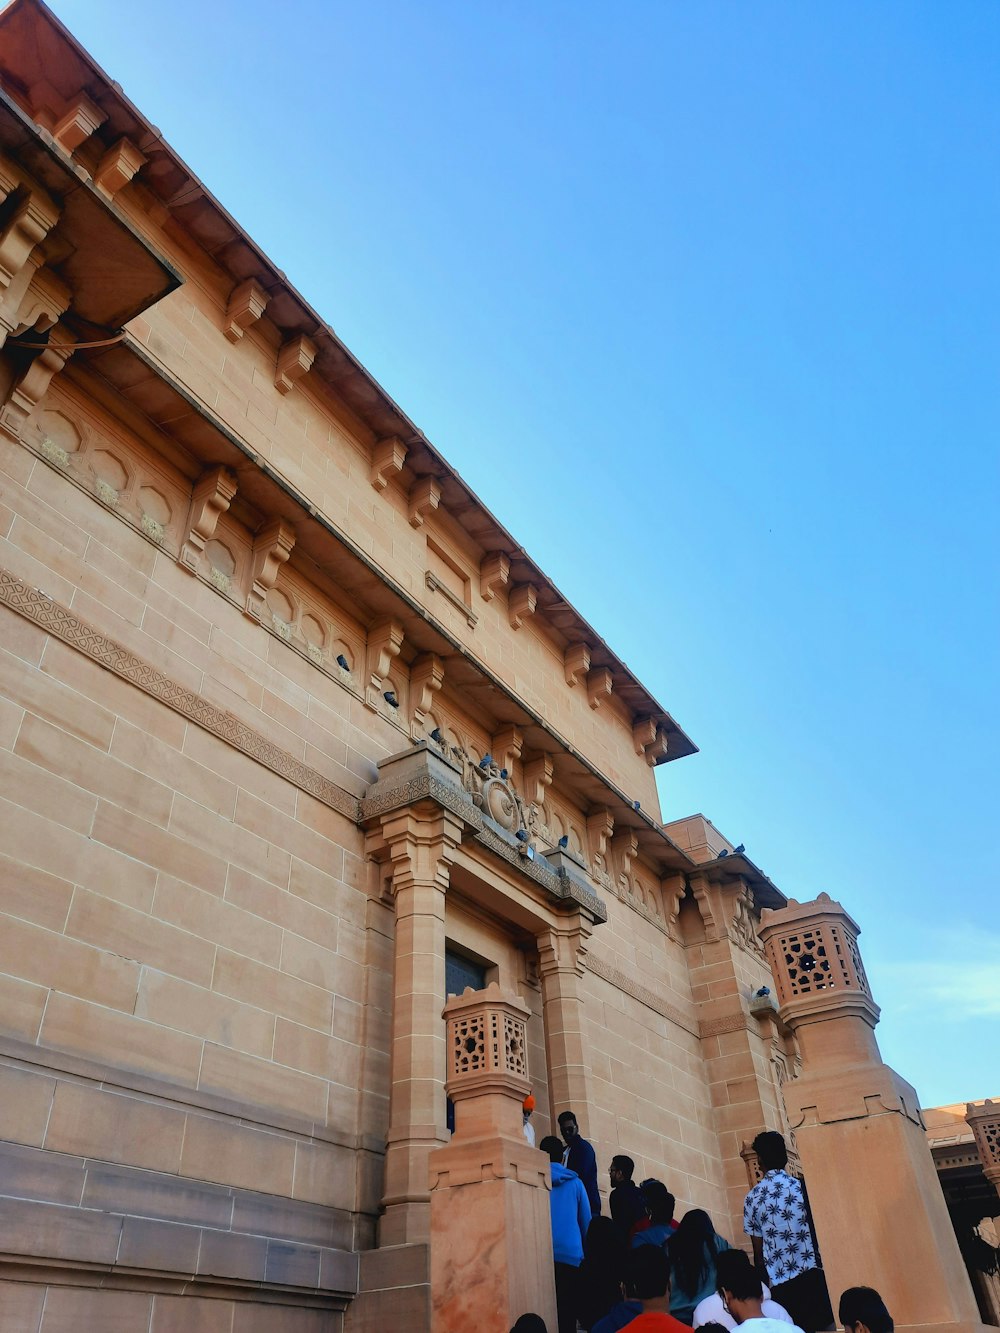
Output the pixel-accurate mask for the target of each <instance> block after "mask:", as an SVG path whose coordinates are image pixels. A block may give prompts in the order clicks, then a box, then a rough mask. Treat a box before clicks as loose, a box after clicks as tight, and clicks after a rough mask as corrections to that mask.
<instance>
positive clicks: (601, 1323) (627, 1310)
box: [590, 1301, 642, 1333]
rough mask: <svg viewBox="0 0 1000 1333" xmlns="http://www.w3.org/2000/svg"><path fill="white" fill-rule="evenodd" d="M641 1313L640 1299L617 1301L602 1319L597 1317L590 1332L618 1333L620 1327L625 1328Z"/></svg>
mask: <svg viewBox="0 0 1000 1333" xmlns="http://www.w3.org/2000/svg"><path fill="white" fill-rule="evenodd" d="M641 1314H642V1301H619V1303H618V1304H617V1305H613V1306H612V1307H611V1309H610V1310H609V1311H608V1313H607V1314H606V1315H605V1316H604V1318H603V1319H598V1321H597V1323H596V1324H595V1325H594V1327H593V1328H592V1329H591V1330H590V1333H618V1330H619V1329H620V1328H627V1327H628V1325H629V1324H631V1322H632V1320H633V1319H638V1317H639V1315H641Z"/></svg>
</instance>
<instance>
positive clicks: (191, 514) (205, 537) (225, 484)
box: [179, 467, 236, 574]
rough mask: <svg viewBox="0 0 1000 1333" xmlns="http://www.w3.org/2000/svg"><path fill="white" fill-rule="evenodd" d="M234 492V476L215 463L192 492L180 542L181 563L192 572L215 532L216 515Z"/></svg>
mask: <svg viewBox="0 0 1000 1333" xmlns="http://www.w3.org/2000/svg"><path fill="white" fill-rule="evenodd" d="M235 494H236V477H235V476H234V474H233V473H232V472H230V471H229V470H228V468H224V467H214V468H211V469H210V470H209V471H208V472H205V473H203V475H202V476H201V477H200V478H199V480H198V481H197V483H196V484H195V488H194V491H193V492H192V494H191V507H190V510H189V511H188V521H187V536H186V537H185V539H184V541H183V542H182V544H181V550H180V556H179V560H180V564H181V565H182V567H183V568H184V569H187V570H189V571H190V573H192V574H196V573H197V572H198V570H199V568H200V565H201V560H202V557H203V556H204V554H205V546H206V543H208V542H210V541H211V540H212V538H213V537H214V536H215V529H216V527H217V526H218V522H219V519H220V518H221V517H222V515H223V514H224V513H225V512H226V510H227V509H228V508H229V506H230V504H231V503H232V500H233V496H234V495H235Z"/></svg>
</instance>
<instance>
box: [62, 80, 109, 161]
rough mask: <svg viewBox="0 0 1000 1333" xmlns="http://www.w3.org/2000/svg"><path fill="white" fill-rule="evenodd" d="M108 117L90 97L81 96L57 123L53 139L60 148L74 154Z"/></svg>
mask: <svg viewBox="0 0 1000 1333" xmlns="http://www.w3.org/2000/svg"><path fill="white" fill-rule="evenodd" d="M107 118H108V117H107V115H106V113H105V112H103V111H102V110H101V108H100V107H99V106H95V105H94V103H93V102H92V101H91V100H90V98H89V97H85V96H83V95H82V94H81V96H80V97H78V98H77V99H76V101H75V102H74V103H73V105H72V106H71V107H70V109H69V110H68V111H67V112H66V113H65V115H64V116H62V118H61V119H60V120H59V121H57V122H56V125H55V127H54V128H53V130H52V137H53V139H55V141H56V143H57V144H58V145H59V147H60V148H62V149H64V150H65V151H66V152H67V153H73V152H75V151H76V149H77V148H79V147H80V145H81V144H82V143H84V142H85V141H86V140H87V139H89V138H90V136H91V135H92V134H93V133H94V132H95V130H97V129H99V128H100V127H101V126H102V125H103V124H104V122H105V121H106V120H107Z"/></svg>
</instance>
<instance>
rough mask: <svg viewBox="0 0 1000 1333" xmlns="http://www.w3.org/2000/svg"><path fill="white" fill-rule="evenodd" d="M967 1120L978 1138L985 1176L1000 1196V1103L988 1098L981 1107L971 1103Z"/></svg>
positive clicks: (966, 1110) (977, 1143) (966, 1115)
mask: <svg viewBox="0 0 1000 1333" xmlns="http://www.w3.org/2000/svg"><path fill="white" fill-rule="evenodd" d="M965 1120H966V1123H967V1124H968V1126H969V1128H970V1129H971V1130H972V1132H973V1134H975V1136H976V1147H977V1148H978V1149H979V1160H980V1161H981V1162H982V1164H983V1175H984V1176H985V1177H986V1179H987V1180H988V1181H989V1182H990V1184H991V1185H992V1186H993V1187H994V1189H996V1191H997V1193H998V1194H1000V1102H993V1101H990V1099H989V1098H988V1097H987V1099H986V1101H985V1102H983V1104H982V1105H981V1106H977V1105H976V1104H975V1102H969V1103H968V1105H967V1106H966V1108H965Z"/></svg>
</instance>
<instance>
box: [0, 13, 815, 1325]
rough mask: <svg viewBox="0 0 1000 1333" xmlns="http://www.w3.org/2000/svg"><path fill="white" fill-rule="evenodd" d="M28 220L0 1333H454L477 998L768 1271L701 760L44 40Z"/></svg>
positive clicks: (2, 152) (336, 350)
mask: <svg viewBox="0 0 1000 1333" xmlns="http://www.w3.org/2000/svg"><path fill="white" fill-rule="evenodd" d="M0 201H2V202H0V342H2V343H3V346H2V350H0V402H2V407H0V756H2V761H3V762H2V767H0V774H2V776H0V782H2V791H0V798H2V802H3V804H2V815H0V821H2V822H0V828H2V842H0V852H2V858H0V912H2V916H0V922H2V924H0V1205H2V1206H0V1261H2V1262H0V1330H4V1331H6V1330H8V1329H10V1330H14V1329H17V1330H20V1329H31V1330H38V1329H41V1330H42V1333H58V1331H60V1330H63V1329H67V1330H68V1329H70V1328H73V1329H77V1328H81V1327H84V1328H94V1329H103V1328H108V1329H112V1328H113V1329H115V1330H119V1329H120V1330H122V1331H123V1333H131V1330H133V1329H134V1330H139V1329H142V1330H147V1329H148V1330H149V1331H150V1333H169V1331H170V1330H174V1329H181V1328H184V1329H197V1330H199V1333H200V1331H202V1330H203V1331H204V1333H217V1330H224V1331H225V1333H255V1331H256V1330H263V1329H267V1330H269V1331H277V1330H285V1329H287V1330H289V1333H320V1330H332V1329H337V1328H340V1327H343V1328H344V1329H346V1330H349V1331H358V1330H366V1329H376V1328H381V1327H387V1326H389V1324H388V1323H387V1321H388V1320H390V1319H391V1321H392V1323H393V1325H394V1326H399V1327H404V1326H405V1327H410V1328H413V1329H415V1330H420V1329H423V1328H427V1327H428V1326H429V1319H430V1315H429V1310H430V1291H429V1274H430V1262H429V1256H428V1242H429V1235H430V1191H429V1183H428V1176H429V1172H428V1159H429V1157H430V1155H431V1154H432V1153H433V1152H434V1151H435V1150H437V1149H439V1148H440V1147H441V1146H442V1145H444V1144H446V1143H447V1142H448V1138H449V1134H448V1129H447V1119H446V1117H447V1106H446V1097H445V1090H444V1084H445V1079H446V1072H447V1068H446V1060H447V1055H448V1052H447V1050H446V1045H445V1029H444V1024H443V1022H442V1018H441V1010H442V1006H443V1004H444V1002H445V999H446V996H447V995H448V994H449V993H458V992H461V991H462V990H464V988H465V987H466V986H471V987H472V988H473V989H474V990H479V989H482V988H483V987H485V986H487V985H489V984H490V983H493V982H496V983H498V985H499V987H500V990H501V991H502V992H503V993H504V994H508V995H512V996H516V997H519V1001H520V1003H521V1004H522V1005H523V1006H525V1007H526V1011H527V1017H526V1020H525V1021H526V1034H527V1037H526V1050H525V1051H524V1053H523V1057H524V1068H525V1070H526V1076H527V1078H528V1079H529V1081H530V1084H531V1086H532V1088H533V1090H534V1092H535V1095H536V1097H537V1100H538V1106H539V1111H538V1113H537V1115H536V1120H537V1121H540V1122H541V1123H542V1126H543V1128H547V1125H548V1122H549V1121H550V1120H553V1119H554V1117H555V1115H556V1114H558V1112H559V1111H561V1110H563V1109H565V1108H567V1107H571V1108H573V1109H574V1110H575V1111H576V1112H577V1114H578V1116H579V1119H580V1122H581V1126H582V1128H583V1129H584V1132H585V1133H586V1134H587V1136H588V1137H589V1138H591V1139H592V1141H593V1142H594V1144H595V1146H596V1148H597V1152H598V1156H599V1160H600V1162H601V1164H602V1167H605V1168H606V1164H607V1162H608V1161H609V1159H610V1157H611V1156H612V1154H613V1153H615V1152H626V1153H628V1154H629V1155H631V1156H632V1157H633V1158H635V1160H636V1162H637V1167H638V1172H639V1173H640V1174H641V1175H643V1176H645V1175H655V1176H659V1177H661V1178H664V1179H666V1180H667V1181H668V1182H669V1184H670V1186H671V1188H672V1189H673V1191H674V1192H675V1193H676V1195H677V1198H678V1207H679V1208H680V1209H686V1208H688V1207H692V1206H699V1207H703V1208H706V1209H707V1210H708V1211H709V1212H710V1213H711V1214H712V1216H713V1218H714V1219H715V1220H716V1224H717V1226H718V1228H719V1230H720V1231H723V1232H725V1233H726V1234H728V1235H729V1236H730V1237H731V1238H732V1239H733V1240H735V1241H737V1242H739V1241H741V1240H742V1222H741V1216H742V1214H741V1208H742V1200H743V1195H744V1193H745V1191H746V1188H747V1180H748V1171H749V1172H750V1173H751V1174H752V1170H753V1163H752V1162H749V1161H748V1160H747V1157H746V1154H745V1152H744V1154H743V1156H741V1151H743V1149H744V1145H745V1142H746V1141H747V1140H749V1139H751V1138H752V1137H753V1135H754V1133H755V1132H756V1131H758V1130H759V1129H761V1128H764V1127H771V1128H781V1129H785V1128H787V1123H786V1112H785V1106H784V1102H783V1099H782V1095H781V1088H782V1085H783V1083H785V1082H786V1081H787V1080H788V1079H789V1078H791V1077H793V1076H794V1075H795V1073H796V1071H797V1062H798V1059H799V1056H798V1046H797V1043H796V1040H795V1038H794V1035H793V1032H792V1030H791V1029H790V1028H789V1026H788V1025H787V1024H786V1023H785V1021H784V1020H783V1018H782V1016H781V1014H780V1013H779V1011H778V1009H777V1007H776V1005H775V1003H774V1001H773V1000H772V999H771V998H770V997H768V996H761V997H757V998H752V997H754V996H755V993H756V992H757V991H758V990H759V989H760V988H761V987H764V986H768V987H770V986H771V985H772V984H773V983H772V980H771V973H770V971H769V968H768V963H767V961H766V959H765V954H764V949H763V946H762V943H761V939H760V937H759V934H758V925H759V921H760V913H761V911H762V910H763V909H769V908H770V909H780V908H782V907H783V906H784V904H785V899H784V897H783V896H782V894H781V893H780V892H779V891H778V890H777V889H776V888H775V886H774V885H773V884H772V883H771V882H770V880H769V879H768V878H767V876H766V875H765V874H763V873H762V871H761V870H760V869H759V868H758V867H757V866H755V865H754V864H753V862H752V861H750V860H749V859H748V858H747V857H746V856H745V855H744V854H742V853H741V852H737V851H736V850H735V849H734V848H733V846H732V844H731V843H729V842H727V840H726V839H725V838H724V837H723V836H722V835H721V834H720V833H719V832H718V831H717V830H716V829H715V828H714V827H713V825H712V824H711V823H710V822H709V821H708V820H707V819H705V818H704V817H702V816H700V815H696V816H692V817H688V818H673V817H671V818H670V819H669V820H668V822H666V823H662V822H661V819H660V814H659V810H658V802H657V793H656V787H655V783H654V777H653V769H654V768H655V767H656V766H657V765H658V764H661V763H668V762H674V761H676V760H678V759H682V758H683V757H684V756H685V755H689V754H691V753H692V752H693V751H694V749H695V747H694V745H693V743H692V742H691V741H690V740H689V738H688V737H687V736H686V735H685V733H684V732H683V730H682V729H681V728H680V727H679V725H678V724H677V723H676V722H675V721H674V719H673V718H672V717H671V716H670V714H669V713H668V712H667V711H666V710H665V709H664V708H663V707H662V706H661V705H660V704H659V703H658V702H657V700H656V699H655V698H654V697H653V696H652V695H651V694H650V693H649V692H648V691H647V690H646V688H645V687H644V686H643V685H642V684H641V683H640V682H639V681H638V680H636V679H635V677H634V676H633V675H632V673H631V672H630V671H629V670H628V668H627V667H626V666H625V665H624V663H623V662H622V661H621V660H620V659H619V658H618V657H617V656H616V655H615V653H614V651H613V650H612V649H611V648H610V647H609V646H608V645H607V644H606V643H605V642H604V641H603V640H602V639H601V638H600V636H599V634H598V633H597V631H596V630H595V629H593V628H592V627H591V626H590V625H588V624H587V623H586V622H585V621H584V619H583V618H582V617H581V616H580V615H579V613H578V612H577V611H576V610H575V609H574V608H573V607H572V606H571V605H569V604H568V603H567V602H566V601H565V599H564V598H563V597H562V596H561V594H560V593H559V591H558V589H556V588H555V587H554V586H553V585H552V584H551V582H550V581H549V580H548V579H547V578H546V577H545V575H544V574H543V573H542V571H541V570H540V569H539V568H538V567H537V566H536V565H535V564H534V563H533V562H532V561H531V558H530V556H529V555H527V554H526V553H525V552H524V550H523V549H522V548H521V546H520V545H519V544H518V542H517V540H516V539H515V537H514V536H512V535H511V534H510V533H509V532H507V531H506V530H505V528H504V527H503V526H502V525H501V523H500V522H499V521H498V520H497V519H496V518H495V517H494V516H493V515H492V514H491V513H490V512H489V511H488V510H487V509H486V508H485V507H484V505H483V504H482V502H481V501H480V500H479V499H478V498H477V497H476V496H475V495H474V494H472V493H471V492H470V491H469V489H468V488H467V487H466V486H465V484H464V483H463V482H462V480H461V478H460V477H459V476H458V475H457V474H456V473H455V472H454V470H453V469H452V468H450V467H449V465H448V463H447V462H446V461H445V460H444V459H443V458H442V457H441V456H440V454H439V453H438V452H437V451H436V450H435V449H434V447H433V445H432V444H431V443H430V442H429V441H428V440H427V439H426V438H425V437H424V435H423V434H422V433H421V432H420V430H419V429H418V428H417V427H416V426H415V425H414V424H413V423H412V422H411V421H409V420H408V418H407V417H406V416H405V414H404V413H403V411H402V410H401V409H400V408H399V407H398V406H397V405H396V404H395V403H393V401H392V400H391V399H390V398H389V396H388V395H387V394H386V393H385V391H384V390H383V389H381V388H380V386H379V385H378V384H376V383H375V382H374V381H373V380H372V378H371V377H370V375H368V373H367V372H366V371H365V369H364V368H363V367H362V366H361V365H359V364H358V362H357V361H356V360H355V359H354V357H353V356H352V355H351V353H350V352H349V351H348V349H347V348H346V347H344V345H343V344H342V343H341V342H340V340H339V339H338V337H337V336H336V334H335V333H334V332H333V330H332V329H331V328H330V327H329V326H328V325H327V324H326V323H325V322H324V321H323V319H322V318H321V316H320V315H318V314H317V313H316V312H315V311H314V310H312V309H311V308H310V307H309V305H308V304H307V302H306V300H305V299H304V298H303V297H302V296H301V295H300V294H299V293H298V292H296V291H295V290H294V289H293V288H292V287H291V286H290V285H289V283H288V281H287V279H286V278H285V277H284V275H283V274H282V273H281V272H280V271H279V270H278V269H277V268H276V267H275V266H274V265H273V264H272V263H271V261H270V260H269V259H268V258H267V257H266V256H265V255H264V254H262V253H261V252H260V250H259V249H258V248H257V247H256V246H255V245H254V244H253V242H252V241H251V240H250V239H249V238H248V237H247V236H246V235H245V234H244V233H243V232H242V231H241V230H240V228H239V226H238V225H237V223H236V222H235V221H234V220H233V219H232V218H231V217H229V215H228V214H227V213H226V212H225V210H224V209H223V208H222V207H221V206H220V205H219V204H218V203H217V202H216V201H215V200H214V199H213V197H212V196H211V194H210V193H209V192H208V190H207V189H206V188H205V186H203V185H202V184H201V182H200V181H198V180H197V179H196V178H195V177H194V176H193V175H192V173H191V172H190V171H189V170H188V168H187V167H186V166H185V165H184V163H183V162H182V161H180V159H179V158H178V157H177V156H176V154H174V153H173V152H172V150H171V149H170V148H169V146H168V144H167V143H165V142H164V139H163V137H162V136H161V134H160V132H159V131H158V130H157V129H155V128H154V127H153V126H151V125H150V124H149V123H148V122H147V121H146V120H145V119H144V118H143V116H142V113H141V111H140V110H139V109H137V108H136V107H135V106H134V105H132V103H131V102H130V101H129V100H128V98H127V97H126V96H125V95H124V93H123V92H122V90H121V88H120V87H119V86H118V85H117V84H115V83H113V82H111V81H110V80H109V79H108V78H107V76H106V75H105V74H104V73H103V72H102V71H101V70H100V68H99V67H98V66H97V65H96V64H95V63H94V61H93V59H92V58H91V57H90V56H89V55H88V54H87V53H86V52H85V51H84V50H83V49H82V48H81V47H80V46H79V44H78V43H77V42H76V41H75V40H74V38H73V37H72V35H71V34H69V33H68V32H67V31H66V29H65V28H64V27H63V26H62V25H61V24H60V23H59V21H58V20H57V19H56V18H55V17H54V16H53V15H52V14H51V13H50V11H49V10H48V9H47V8H46V7H45V6H44V4H42V3H40V0H14V2H13V3H12V4H10V5H9V6H8V8H7V9H5V10H4V11H3V13H2V14H0ZM669 813H670V815H671V816H673V815H674V813H675V812H669ZM518 1012H520V1011H518ZM602 1183H603V1182H602Z"/></svg>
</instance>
